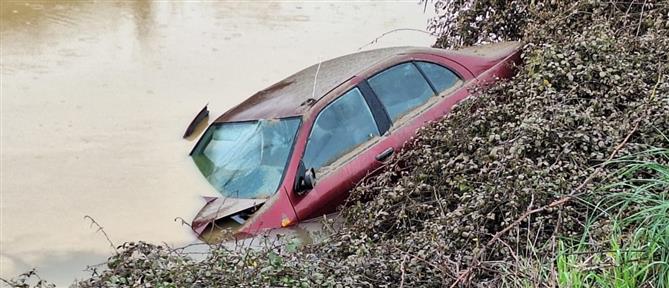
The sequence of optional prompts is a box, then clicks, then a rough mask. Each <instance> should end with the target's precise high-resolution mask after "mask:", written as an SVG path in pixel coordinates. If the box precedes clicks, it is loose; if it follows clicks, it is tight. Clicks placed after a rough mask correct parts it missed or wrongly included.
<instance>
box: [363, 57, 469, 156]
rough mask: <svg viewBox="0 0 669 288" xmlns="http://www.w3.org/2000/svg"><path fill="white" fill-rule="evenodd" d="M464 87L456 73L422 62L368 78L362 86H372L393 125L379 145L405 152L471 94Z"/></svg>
mask: <svg viewBox="0 0 669 288" xmlns="http://www.w3.org/2000/svg"><path fill="white" fill-rule="evenodd" d="M463 84H464V81H463V79H462V78H461V77H460V76H459V75H458V74H456V73H455V72H453V70H451V69H449V68H446V67H445V66H443V65H441V64H437V63H433V62H430V61H422V60H421V61H407V62H403V63H399V64H396V65H394V66H391V67H388V68H385V69H383V70H381V71H379V72H377V73H375V74H373V75H371V76H370V77H368V78H367V80H366V81H365V82H364V83H361V84H360V85H361V86H365V85H366V86H368V87H369V89H370V93H372V94H373V95H374V97H375V98H377V99H378V101H379V102H380V103H381V105H382V106H383V109H384V110H385V111H386V112H387V115H388V117H389V118H390V121H391V122H392V126H391V128H390V129H389V131H388V136H387V137H384V138H383V139H382V141H381V143H379V145H382V146H384V147H393V148H394V150H399V149H401V148H402V147H403V145H404V144H405V143H406V142H407V141H408V140H409V139H410V138H411V137H413V136H414V135H415V133H416V130H417V129H418V128H420V127H422V126H424V125H426V123H427V122H429V121H434V120H437V119H439V118H440V117H442V116H443V115H444V114H446V113H448V111H450V108H451V107H452V106H453V105H454V104H455V103H457V101H459V100H461V99H463V98H464V97H465V96H466V95H468V94H469V92H468V91H467V90H466V88H464V86H463Z"/></svg>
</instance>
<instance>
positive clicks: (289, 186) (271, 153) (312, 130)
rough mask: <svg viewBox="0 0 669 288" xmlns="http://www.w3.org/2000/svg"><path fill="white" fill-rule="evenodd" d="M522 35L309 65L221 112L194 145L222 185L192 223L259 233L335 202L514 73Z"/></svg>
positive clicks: (206, 170) (211, 177) (209, 174)
mask: <svg viewBox="0 0 669 288" xmlns="http://www.w3.org/2000/svg"><path fill="white" fill-rule="evenodd" d="M521 46H522V45H521V44H520V43H518V42H505V43H498V44H491V45H486V46H479V47H471V48H467V49H462V50H454V51H449V50H442V49H433V48H415V47H400V48H386V49H377V50H371V51H365V52H359V53H355V54H351V55H347V56H343V57H339V58H336V59H332V60H329V61H326V62H322V63H319V64H316V65H313V66H311V67H309V68H306V69H304V70H302V71H300V72H298V73H296V74H294V75H292V76H290V77H288V78H286V79H285V80H283V81H281V82H279V83H276V84H274V85H272V86H270V87H269V88H267V89H265V90H262V91H260V92H258V93H256V94H255V95H253V96H252V97H251V98H249V99H247V100H246V101H244V102H243V103H241V104H239V105H237V106H236V107H234V108H232V109H230V110H229V111H227V112H226V113H224V114H223V115H222V116H220V117H219V118H218V119H216V120H215V121H214V122H213V123H212V124H211V125H210V126H209V127H208V128H207V130H206V131H205V132H204V134H203V135H202V137H201V138H200V139H199V141H198V143H197V144H196V145H195V147H194V148H193V151H191V154H190V155H191V157H192V158H193V161H194V162H195V164H196V166H197V167H198V168H199V170H200V171H201V172H202V174H203V175H204V176H205V177H206V178H207V180H208V181H209V182H210V183H211V185H213V186H214V187H215V188H216V189H217V190H218V191H219V192H220V194H221V197H218V198H207V204H206V205H205V206H204V207H203V208H202V210H200V212H199V213H198V215H197V216H196V217H195V219H194V220H193V223H192V228H193V230H194V231H195V232H196V233H197V234H198V235H199V236H202V234H203V233H204V232H205V231H208V229H213V228H215V227H217V226H222V227H228V228H232V229H233V231H234V234H235V235H238V236H239V235H255V234H258V233H259V232H261V231H263V230H266V229H271V228H278V227H285V226H289V225H293V224H295V223H297V222H299V221H303V220H306V219H310V218H314V217H318V216H321V215H324V214H327V213H331V212H334V211H335V210H336V209H337V207H338V206H340V205H341V204H342V203H343V202H344V201H345V200H346V197H347V196H348V192H349V190H350V189H351V188H352V187H353V186H354V185H356V183H357V182H358V181H360V180H361V179H362V178H363V177H365V176H366V175H367V174H369V173H371V171H374V170H376V169H377V168H379V167H380V166H381V165H382V164H383V162H384V161H385V160H387V159H388V158H389V157H390V156H391V155H392V154H393V153H395V152H396V151H398V150H400V149H401V148H402V146H403V145H404V143H406V142H407V141H408V140H409V139H410V138H411V137H412V136H414V135H415V133H416V131H417V130H418V129H419V128H421V127H422V126H424V125H426V123H428V122H430V121H434V120H437V119H439V118H441V117H443V116H444V115H445V114H447V113H448V112H449V111H450V110H451V108H452V107H453V105H455V104H456V103H458V102H459V101H460V100H462V99H464V98H466V97H467V96H469V90H468V88H470V87H472V86H474V85H481V84H486V83H490V82H493V81H495V80H496V79H499V78H508V77H511V76H512V75H513V72H514V69H513V68H514V66H515V64H516V63H518V62H519V61H520V49H521Z"/></svg>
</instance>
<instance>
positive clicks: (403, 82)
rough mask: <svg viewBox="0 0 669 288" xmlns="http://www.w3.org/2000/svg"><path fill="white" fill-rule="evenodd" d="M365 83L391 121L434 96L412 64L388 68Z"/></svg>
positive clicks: (428, 85)
mask: <svg viewBox="0 0 669 288" xmlns="http://www.w3.org/2000/svg"><path fill="white" fill-rule="evenodd" d="M367 82H368V83H369V86H370V87H371V88H372V90H373V91H374V93H375V94H376V96H377V97H378V98H379V100H380V101H381V104H383V106H384V107H385V108H386V111H387V112H388V116H390V119H392V120H393V121H394V120H397V119H398V118H400V117H402V115H404V114H406V113H408V112H410V111H411V110H413V109H414V108H416V107H418V106H420V105H422V104H424V103H425V102H427V100H429V99H430V97H432V96H434V91H432V88H431V87H430V84H428V83H427V81H426V80H425V78H424V77H423V75H421V73H420V71H418V69H417V68H416V66H414V65H413V63H404V64H399V65H396V66H393V67H390V68H388V69H386V70H384V71H382V72H381V73H379V74H376V75H374V76H373V77H372V78H369V79H368V80H367Z"/></svg>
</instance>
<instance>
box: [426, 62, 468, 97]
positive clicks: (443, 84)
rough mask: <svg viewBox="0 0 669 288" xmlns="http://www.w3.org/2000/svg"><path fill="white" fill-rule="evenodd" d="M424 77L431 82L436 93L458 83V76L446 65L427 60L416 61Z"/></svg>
mask: <svg viewBox="0 0 669 288" xmlns="http://www.w3.org/2000/svg"><path fill="white" fill-rule="evenodd" d="M416 65H418V67H419V68H420V70H422V71H423V73H425V77H427V79H428V80H429V81H430V83H432V86H434V89H435V90H437V93H439V92H442V91H445V90H447V89H448V88H451V87H453V86H455V85H456V84H458V82H459V81H460V77H458V75H456V74H455V73H453V71H451V70H449V69H448V68H446V67H443V66H441V65H437V64H434V63H429V62H416Z"/></svg>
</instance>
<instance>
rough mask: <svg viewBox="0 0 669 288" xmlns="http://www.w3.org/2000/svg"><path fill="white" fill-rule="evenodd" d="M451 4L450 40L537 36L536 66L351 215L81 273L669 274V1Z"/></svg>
mask: <svg viewBox="0 0 669 288" xmlns="http://www.w3.org/2000/svg"><path fill="white" fill-rule="evenodd" d="M430 3H431V2H430ZM434 4H435V6H436V8H437V11H438V12H439V15H441V16H439V17H438V18H436V19H434V21H433V22H432V24H431V29H433V30H434V32H436V33H439V34H440V35H443V36H442V37H441V38H439V40H438V41H437V43H436V45H437V46H440V47H457V46H462V45H473V44H478V43H482V42H490V41H492V42H494V41H499V40H523V41H524V42H525V43H526V44H525V48H524V55H523V62H524V65H523V66H522V67H519V73H518V75H517V76H516V77H514V78H513V79H511V80H510V81H507V82H503V83H500V84H498V85H495V86H493V87H489V88H486V89H482V90H480V91H477V92H476V95H477V96H476V97H473V98H471V99H469V100H466V101H464V102H463V103H461V104H460V105H459V106H458V107H457V108H456V109H454V110H453V111H452V112H451V113H450V114H449V115H448V116H447V117H446V118H444V119H443V120H442V121H439V122H437V123H433V124H432V125H430V126H429V127H426V128H424V129H423V130H421V131H420V133H419V136H418V137H417V138H416V139H415V140H414V141H413V142H412V143H410V145H409V146H408V148H407V149H405V150H404V151H403V152H402V153H400V154H399V155H397V157H396V158H394V159H393V160H392V161H391V162H390V163H389V164H388V166H387V170H386V171H385V172H383V173H382V174H380V175H379V176H378V177H374V178H371V179H368V180H367V181H366V182H365V183H362V184H361V185H359V187H357V188H356V189H355V190H354V191H353V193H352V196H351V198H350V199H349V202H348V203H349V205H348V207H346V208H345V209H344V210H343V212H342V214H343V217H344V219H345V221H344V225H343V227H342V228H341V229H339V230H337V231H334V232H332V234H331V235H330V236H329V237H328V238H327V239H326V240H325V241H323V242H321V243H318V244H313V245H308V246H305V247H301V248H296V247H295V245H294V243H288V244H283V245H279V246H273V247H268V248H266V249H255V250H241V251H236V250H229V249H226V248H222V247H218V248H214V249H213V250H212V251H211V253H210V254H209V255H208V256H207V257H205V259H204V260H201V261H195V260H193V259H192V258H190V257H189V256H188V255H186V254H184V253H183V252H181V251H180V250H172V249H167V248H166V247H161V246H155V245H151V244H146V243H129V244H126V245H124V246H123V247H121V249H120V251H121V252H120V253H119V254H118V255H115V256H113V257H111V258H110V259H109V262H108V263H107V266H108V267H106V268H105V269H99V270H97V271H95V272H94V273H93V274H92V275H91V277H90V278H89V279H84V280H82V281H81V282H79V283H76V286H77V287H100V286H106V287H121V286H142V287H145V286H146V287H213V286H245V287H249V286H260V287H264V286H304V287H311V286H333V287H343V286H356V287H357V286H367V287H377V286H381V287H383V286H400V287H402V286H407V287H416V286H421V287H422V286H428V287H444V286H446V287H449V286H450V287H495V286H507V287H536V286H548V287H555V286H561V287H664V288H667V287H669V262H668V261H669V150H667V147H669V139H668V138H667V137H668V136H667V135H668V134H669V133H667V132H669V58H668V55H667V50H668V49H669V4H668V3H667V2H665V1H633V2H628V1H596V0H589V1H585V0H581V1H494V0H489V1H484V0H455V1H437V2H436V3H434ZM18 280H21V279H18ZM17 283H18V282H17Z"/></svg>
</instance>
